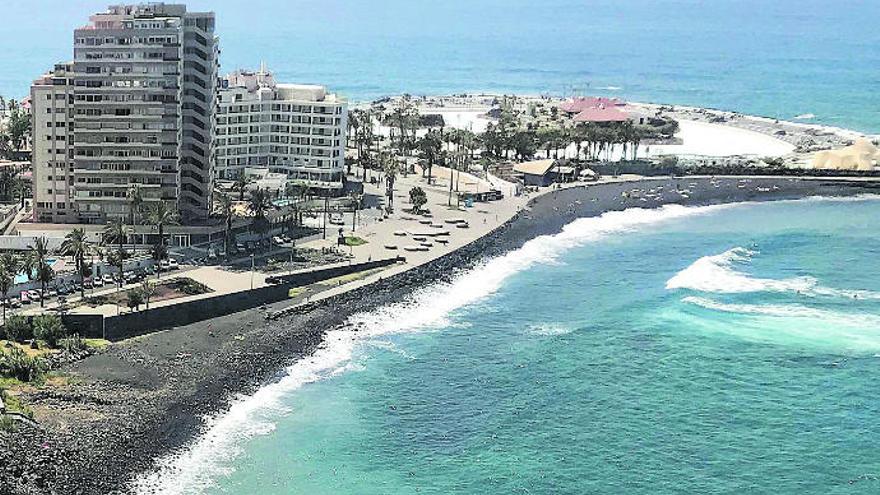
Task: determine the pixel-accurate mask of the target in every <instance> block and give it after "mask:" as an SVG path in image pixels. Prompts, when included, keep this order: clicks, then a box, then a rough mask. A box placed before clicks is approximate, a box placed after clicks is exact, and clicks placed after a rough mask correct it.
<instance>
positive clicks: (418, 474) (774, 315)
mask: <svg viewBox="0 0 880 495" xmlns="http://www.w3.org/2000/svg"><path fill="white" fill-rule="evenodd" d="M878 208H880V199H876V197H875V198H860V199H849V200H829V199H818V198H811V199H806V200H799V201H783V202H777V203H741V204H734V205H725V206H709V207H682V206H677V205H675V206H667V207H664V208H661V209H657V210H642V209H632V210H627V211H624V212H614V213H607V214H605V215H603V216H601V217H596V218H585V219H580V220H576V221H574V222H573V223H571V224H569V225H568V226H566V227H565V229H564V230H563V232H561V233H560V234H557V235H554V236H544V237H538V238H536V239H534V240H531V241H529V242H528V243H526V244H525V245H524V246H523V247H522V248H521V249H518V250H516V251H512V252H510V253H508V254H506V255H504V256H501V257H498V258H494V259H491V260H488V261H487V262H485V263H484V264H482V265H481V266H479V267H477V268H475V269H474V270H472V271H468V272H465V273H462V274H460V275H459V276H457V277H456V278H455V279H454V280H453V281H452V282H451V283H447V284H438V285H435V286H431V287H427V288H426V289H424V290H422V291H420V292H418V293H417V294H415V295H414V296H413V297H412V298H410V299H409V300H407V301H404V302H401V303H399V304H395V305H392V306H390V307H387V308H382V309H381V310H377V311H372V312H367V313H364V314H361V315H358V316H356V317H354V318H352V320H351V321H350V322H349V325H348V326H347V327H345V328H342V329H338V330H335V331H333V332H331V334H330V335H329V336H328V340H327V344H326V345H325V346H324V347H323V348H321V349H320V350H319V351H318V352H317V353H316V354H315V355H314V356H313V357H312V358H309V359H307V360H304V361H301V362H299V363H297V364H295V365H293V366H292V367H290V368H289V369H288V370H287V374H286V375H285V376H283V377H282V378H280V379H279V380H278V381H277V382H275V383H272V384H270V385H268V386H266V387H265V388H263V389H261V390H260V391H259V392H257V393H256V394H255V395H254V396H251V397H243V398H240V399H238V400H237V401H236V403H235V404H234V405H233V407H232V409H231V411H230V412H228V413H225V414H223V415H221V416H219V417H217V418H215V419H213V420H212V421H211V425H212V426H211V428H210V430H209V431H208V433H207V434H206V435H205V436H204V437H202V438H201V439H200V440H199V441H198V442H197V443H196V444H195V445H194V446H193V447H192V448H191V449H189V450H187V451H186V452H184V453H183V454H181V455H179V456H175V457H172V458H169V459H166V460H165V461H164V465H165V468H164V469H162V470H160V471H159V472H158V473H155V474H152V475H151V476H149V477H146V478H144V479H143V480H142V488H143V489H142V490H141V491H140V493H201V494H210V495H220V494H250V493H260V494H266V495H276V494H277V495H281V494H294V493H303V494H305V493H307V494H313V495H318V494H328V495H330V494H332V495H343V494H386V493H387V494H405V493H413V494H416V493H430V494H450V493H461V494H471V493H530V494H558V493H620V494H675V493H701V494H733V493H758V494H760V493H766V494H774V495H779V494H803V493H816V494H852V493H877V492H878V491H880V428H878V425H877V418H878V415H880V397H878V394H877V390H878V386H880V382H878V375H877V373H876V370H877V366H878V363H880V264H878V263H876V260H877V258H878V256H880V244H878V242H877V240H878V238H880V225H878V224H877V211H878Z"/></svg>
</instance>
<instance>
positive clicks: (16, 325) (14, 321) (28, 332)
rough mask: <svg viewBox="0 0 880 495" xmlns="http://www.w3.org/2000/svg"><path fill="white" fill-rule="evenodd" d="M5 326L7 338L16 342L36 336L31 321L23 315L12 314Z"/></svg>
mask: <svg viewBox="0 0 880 495" xmlns="http://www.w3.org/2000/svg"><path fill="white" fill-rule="evenodd" d="M3 328H4V330H5V331H6V338H7V339H9V340H12V341H14V342H24V341H25V340H28V339H32V338H34V332H33V329H32V328H31V324H30V322H28V319H27V318H26V317H24V316H21V315H11V316H9V317H8V318H6V324H5V325H4V326H3Z"/></svg>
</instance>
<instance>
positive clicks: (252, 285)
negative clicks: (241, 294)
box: [251, 253, 255, 290]
mask: <svg viewBox="0 0 880 495" xmlns="http://www.w3.org/2000/svg"><path fill="white" fill-rule="evenodd" d="M254 263H255V262H254V253H251V290H254V269H255V264H254Z"/></svg>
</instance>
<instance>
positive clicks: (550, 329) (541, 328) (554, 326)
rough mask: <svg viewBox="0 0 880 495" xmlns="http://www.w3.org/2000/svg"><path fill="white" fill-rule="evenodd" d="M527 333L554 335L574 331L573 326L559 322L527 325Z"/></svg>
mask: <svg viewBox="0 0 880 495" xmlns="http://www.w3.org/2000/svg"><path fill="white" fill-rule="evenodd" d="M528 330H529V333H532V334H534V335H542V336H546V337H552V336H555V335H566V334H569V333H571V332H573V331H574V328H573V327H571V326H568V325H562V324H560V323H541V324H540V325H531V326H529V329H528Z"/></svg>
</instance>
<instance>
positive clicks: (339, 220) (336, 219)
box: [330, 213, 345, 225]
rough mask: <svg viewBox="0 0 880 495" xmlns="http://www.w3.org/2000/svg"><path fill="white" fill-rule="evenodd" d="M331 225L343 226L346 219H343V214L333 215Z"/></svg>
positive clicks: (331, 215)
mask: <svg viewBox="0 0 880 495" xmlns="http://www.w3.org/2000/svg"><path fill="white" fill-rule="evenodd" d="M330 223H331V224H333V225H343V224H345V219H343V218H342V214H341V213H331V214H330Z"/></svg>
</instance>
